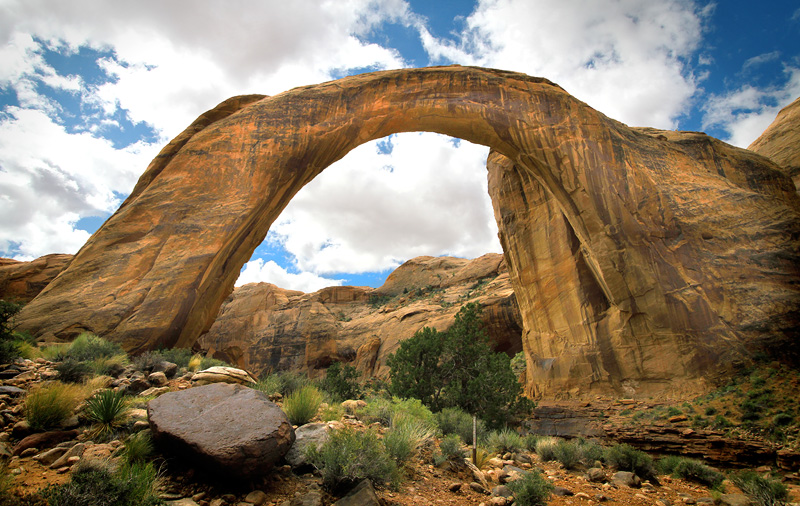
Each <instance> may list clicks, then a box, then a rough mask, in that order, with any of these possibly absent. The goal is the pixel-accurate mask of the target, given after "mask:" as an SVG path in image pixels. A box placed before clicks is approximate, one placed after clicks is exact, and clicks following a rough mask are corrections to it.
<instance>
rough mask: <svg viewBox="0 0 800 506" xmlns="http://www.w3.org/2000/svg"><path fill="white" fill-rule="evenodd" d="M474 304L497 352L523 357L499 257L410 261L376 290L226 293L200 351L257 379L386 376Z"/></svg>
mask: <svg viewBox="0 0 800 506" xmlns="http://www.w3.org/2000/svg"><path fill="white" fill-rule="evenodd" d="M467 302H477V303H478V304H480V305H481V307H482V308H483V320H484V323H485V325H486V328H487V332H488V333H489V336H490V338H491V340H492V342H493V346H494V347H495V349H497V350H499V351H505V352H507V353H509V354H514V353H516V352H519V351H521V350H522V341H521V339H520V337H521V334H522V320H521V319H520V315H519V308H518V307H517V303H516V298H515V296H514V291H513V290H512V288H511V282H510V280H509V277H508V271H507V269H506V267H505V261H504V260H503V256H502V255H499V254H487V255H484V256H482V257H480V258H476V259H474V260H466V259H463V258H450V257H439V258H434V257H417V258H413V259H411V260H409V261H408V262H406V263H404V264H403V265H401V266H400V267H398V268H397V269H396V270H395V271H394V272H393V273H392V274H390V275H389V277H388V278H387V280H386V283H385V284H384V285H383V286H382V287H380V288H377V289H373V288H368V287H351V286H335V287H330V288H324V289H322V290H319V291H317V292H314V293H311V294H306V293H303V292H298V291H292V290H284V289H282V288H278V287H277V286H275V285H271V284H268V283H252V284H247V285H244V286H241V287H239V288H237V289H235V290H234V291H233V293H232V294H231V296H230V297H228V299H226V301H225V302H224V303H223V304H222V308H221V309H220V314H219V316H218V317H217V319H216V321H215V322H214V324H213V325H212V326H211V329H210V330H209V331H208V333H206V334H204V335H203V336H201V338H200V339H199V341H198V345H199V346H200V347H202V348H203V349H205V350H208V351H210V352H211V354H212V355H214V356H215V357H217V358H222V359H224V360H227V361H228V362H230V363H232V364H235V365H237V366H238V367H242V368H245V369H247V370H250V371H254V372H256V373H258V374H263V373H265V372H268V371H278V370H294V371H303V372H307V373H309V374H311V375H312V376H313V375H317V374H319V373H320V372H321V370H322V369H325V368H327V367H328V366H329V365H330V364H331V363H332V362H334V361H337V362H344V363H350V364H352V365H354V366H355V367H356V369H358V370H359V371H360V372H361V373H362V374H363V375H364V376H366V377H370V376H374V375H386V374H388V369H387V367H386V357H387V356H388V355H389V354H390V353H392V352H394V351H395V350H396V349H397V347H398V346H399V345H400V342H402V341H403V340H405V339H408V338H409V337H411V336H413V335H414V333H415V332H416V331H418V330H419V329H421V328H422V327H425V326H428V327H434V328H437V329H439V330H445V329H447V328H448V327H450V325H452V323H453V320H454V318H455V314H456V313H457V312H458V310H459V309H460V308H461V306H462V305H463V304H466V303H467Z"/></svg>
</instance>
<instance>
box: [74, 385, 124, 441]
mask: <svg viewBox="0 0 800 506" xmlns="http://www.w3.org/2000/svg"><path fill="white" fill-rule="evenodd" d="M128 409H129V408H128V405H127V403H126V402H125V394H124V392H122V391H121V390H119V391H114V390H103V391H101V392H98V393H97V394H95V395H94V396H93V397H92V398H90V399H89V400H88V401H86V407H85V408H84V413H85V415H86V418H87V419H88V420H89V421H91V422H92V423H93V424H94V428H93V433H94V435H95V436H96V437H100V438H105V437H107V436H109V435H110V434H112V433H113V432H114V431H115V430H117V429H118V428H119V427H121V426H122V423H123V421H124V420H125V416H126V415H127V413H128Z"/></svg>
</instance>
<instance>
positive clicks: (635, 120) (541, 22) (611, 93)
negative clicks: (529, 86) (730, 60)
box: [421, 0, 704, 128]
mask: <svg viewBox="0 0 800 506" xmlns="http://www.w3.org/2000/svg"><path fill="white" fill-rule="evenodd" d="M703 15H704V13H703V12H701V11H698V10H697V9H696V8H695V7H694V4H693V3H692V2H689V1H682V0H665V1H661V2H653V1H650V0H623V1H602V2H599V1H598V2H584V1H580V0H482V1H480V2H479V5H478V7H477V8H476V10H475V11H474V12H473V13H472V15H470V16H469V17H468V18H467V23H466V24H467V28H466V29H465V31H464V32H462V33H461V34H460V35H459V38H458V39H457V40H455V41H448V40H441V39H436V38H434V37H432V36H431V35H430V34H428V33H427V32H426V31H425V30H422V31H421V37H422V42H423V45H424V47H425V48H426V50H427V51H428V53H429V54H430V55H431V58H432V59H434V60H437V59H438V60H441V61H454V62H457V63H464V64H480V65H484V66H490V67H497V68H503V69H512V70H516V71H520V72H524V73H527V74H530V75H535V76H541V77H546V78H548V79H550V80H552V81H554V82H556V83H558V84H560V85H561V86H562V87H564V88H565V89H566V90H567V91H568V92H570V93H571V94H573V95H574V96H575V97H577V98H579V99H581V100H583V101H585V102H587V103H588V104H589V105H591V106H592V107H594V108H595V109H597V110H599V111H601V112H603V113H605V114H607V115H608V116H610V117H612V118H615V119H618V120H620V121H623V122H626V123H628V124H632V125H642V126H654V127H660V128H674V127H676V126H677V118H678V117H679V116H680V115H681V114H683V113H685V112H687V110H688V108H689V107H690V105H691V104H690V99H691V97H692V96H693V95H694V93H695V91H696V89H697V85H696V78H695V77H694V76H693V75H692V74H691V72H690V71H689V69H688V67H687V66H686V65H685V64H684V59H686V58H689V57H691V56H692V55H693V54H694V53H695V52H696V51H697V49H698V46H699V43H700V41H701V36H702V18H703Z"/></svg>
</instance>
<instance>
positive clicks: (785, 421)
mask: <svg viewBox="0 0 800 506" xmlns="http://www.w3.org/2000/svg"><path fill="white" fill-rule="evenodd" d="M793 421H794V417H793V416H792V415H790V414H788V413H778V414H777V415H775V416H773V417H772V423H773V424H774V425H776V426H778V427H783V426H786V425H789V424H790V423H792V422H793Z"/></svg>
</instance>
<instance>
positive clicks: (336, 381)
mask: <svg viewBox="0 0 800 506" xmlns="http://www.w3.org/2000/svg"><path fill="white" fill-rule="evenodd" d="M359 376H361V374H360V373H359V372H358V371H356V368H355V367H353V366H352V365H342V364H341V363H340V362H334V363H333V364H331V366H330V367H328V371H327V372H326V374H325V379H324V380H322V384H321V386H322V389H323V390H325V391H326V392H328V394H330V396H331V397H332V398H333V400H335V401H338V402H342V401H346V400H348V399H360V398H361V395H362V391H361V385H360V384H359V383H358V377H359Z"/></svg>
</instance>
